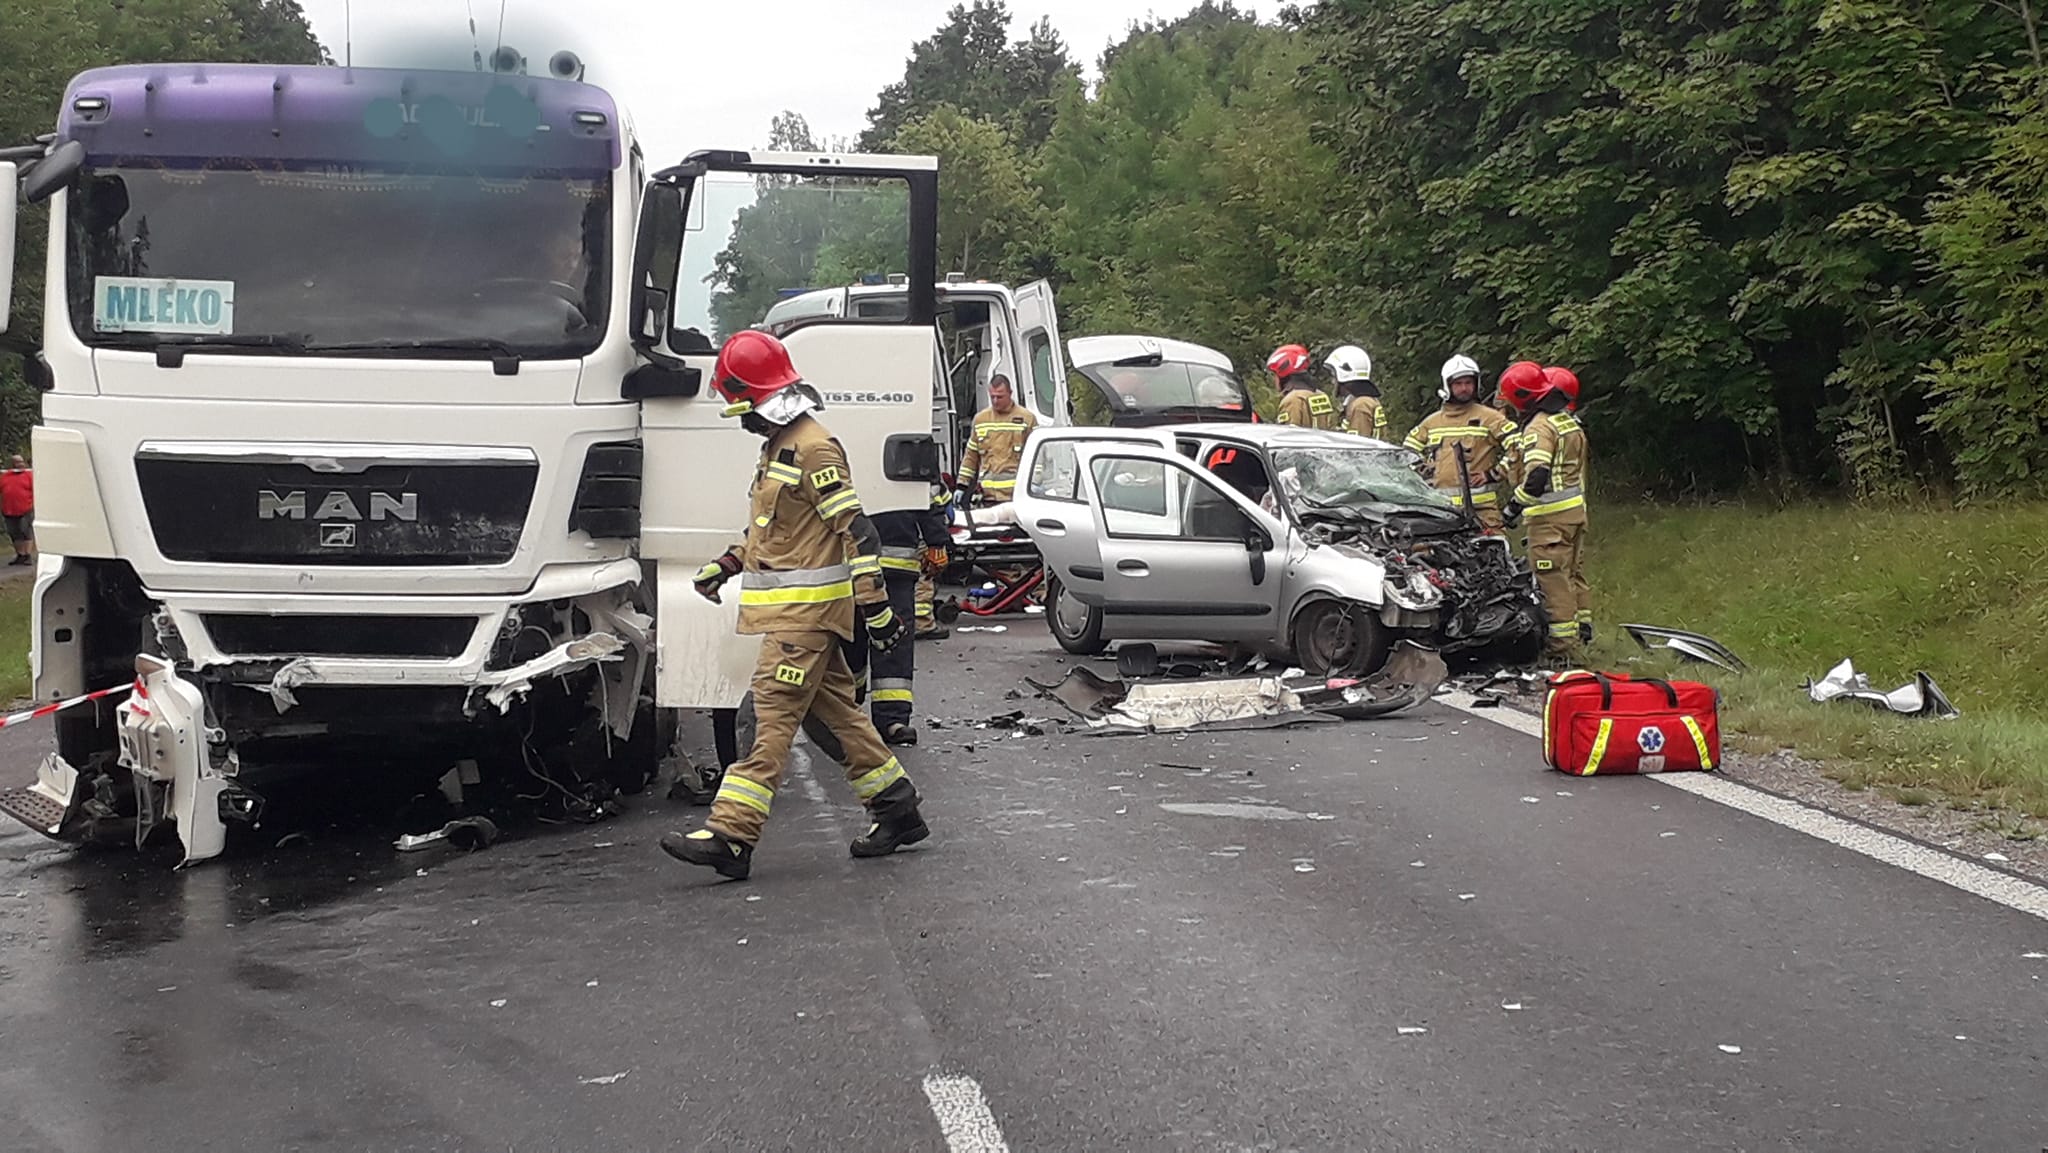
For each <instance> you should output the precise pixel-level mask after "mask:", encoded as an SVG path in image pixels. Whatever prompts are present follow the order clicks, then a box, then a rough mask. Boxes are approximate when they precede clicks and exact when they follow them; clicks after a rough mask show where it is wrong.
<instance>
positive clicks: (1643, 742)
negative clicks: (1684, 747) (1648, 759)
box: [1636, 725, 1664, 753]
mask: <svg viewBox="0 0 2048 1153" xmlns="http://www.w3.org/2000/svg"><path fill="white" fill-rule="evenodd" d="M1636 747H1637V748H1640V749H1641V750H1643V751H1644V752H1646V753H1660V752H1663V751H1664V730H1663V729H1660V728H1658V727H1657V726H1655V725H1650V726H1647V727H1646V728H1644V729H1643V731H1642V732H1639V733H1637V734H1636Z"/></svg>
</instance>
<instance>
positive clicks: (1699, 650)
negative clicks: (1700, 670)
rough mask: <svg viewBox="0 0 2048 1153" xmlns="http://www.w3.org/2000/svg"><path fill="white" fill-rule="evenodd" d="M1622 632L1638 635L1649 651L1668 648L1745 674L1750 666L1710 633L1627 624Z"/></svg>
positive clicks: (1715, 665)
mask: <svg viewBox="0 0 2048 1153" xmlns="http://www.w3.org/2000/svg"><path fill="white" fill-rule="evenodd" d="M1621 631H1622V632H1625V633H1627V634H1628V635H1629V636H1630V637H1632V638H1634V640H1635V642H1636V643H1637V644H1639V645H1641V646H1642V647H1643V648H1644V649H1645V650H1647V651H1652V652H1654V651H1656V650H1657V649H1664V650H1666V651H1668V652H1673V653H1677V654H1678V655H1679V656H1680V657H1683V658H1684V659H1686V660H1689V661H1699V662H1700V663H1702V664H1709V665H1713V666H1714V667H1716V668H1720V669H1725V670H1727V671H1728V672H1731V673H1736V674H1738V675H1739V674H1742V673H1746V672H1748V671H1749V666H1748V665H1746V664H1743V663H1742V658H1741V657H1738V656H1736V655H1735V654H1734V653H1732V652H1730V651H1728V648H1727V646H1725V645H1723V644H1722V643H1721V642H1719V641H1717V640H1715V639H1714V638H1712V637H1709V636H1703V635H1701V634H1699V633H1689V632H1686V631H1685V630H1684V629H1667V628H1659V627H1658V626H1656V625H1623V626H1621Z"/></svg>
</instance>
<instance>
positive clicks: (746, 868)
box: [661, 829, 754, 881]
mask: <svg viewBox="0 0 2048 1153" xmlns="http://www.w3.org/2000/svg"><path fill="white" fill-rule="evenodd" d="M661 851H662V852H664V853H667V854H668V855H669V856H671V857H674V858H675V859H676V860H678V861H681V862H683V863H684V864H689V865H709V866H710V867H711V868H713V869H715V870H717V872H718V875H719V876H721V877H730V878H731V879H733V880H735V881H744V880H746V879H747V874H748V873H751V872H753V871H754V846H752V845H749V844H747V843H746V842H744V841H735V840H733V839H732V838H731V837H728V836H726V835H725V834H724V833H720V832H715V831H713V830H711V829H698V830H697V831H696V832H694V833H665V834H663V835H662V838H661Z"/></svg>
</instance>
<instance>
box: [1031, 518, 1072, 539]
mask: <svg viewBox="0 0 2048 1153" xmlns="http://www.w3.org/2000/svg"><path fill="white" fill-rule="evenodd" d="M1038 531H1039V532H1042V533H1044V534H1046V535H1047V536H1064V535H1066V531H1067V526H1066V525H1064V524H1061V523H1060V522H1059V521H1056V520H1054V519H1052V518H1051V517H1041V518H1039V521H1038Z"/></svg>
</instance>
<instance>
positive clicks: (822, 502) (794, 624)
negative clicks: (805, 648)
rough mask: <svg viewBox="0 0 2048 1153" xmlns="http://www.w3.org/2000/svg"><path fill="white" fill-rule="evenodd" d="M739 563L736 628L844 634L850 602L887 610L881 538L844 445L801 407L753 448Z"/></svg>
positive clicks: (848, 629)
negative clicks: (757, 459)
mask: <svg viewBox="0 0 2048 1153" xmlns="http://www.w3.org/2000/svg"><path fill="white" fill-rule="evenodd" d="M747 506H748V507H747V516H748V522H747V538H746V541H745V543H743V544H741V545H739V546H738V547H736V548H734V549H733V550H732V554H733V556H734V557H736V558H738V560H739V561H740V619H739V631H740V632H741V633H743V634H745V633H752V634H760V633H779V632H827V633H833V634H835V635H837V636H838V637H839V638H840V639H842V640H852V639H853V613H854V604H855V602H856V601H858V602H859V603H860V605H861V607H862V611H863V612H867V613H872V612H875V611H876V610H877V609H878V608H879V609H886V608H887V607H888V603H889V594H888V592H887V590H886V589H885V588H884V587H883V585H882V563H881V540H880V538H879V536H878V535H877V534H876V532H875V526H874V524H873V523H872V522H871V521H869V520H868V517H867V514H866V513H864V512H862V511H861V507H860V497H859V495H858V494H856V493H855V492H854V490H853V473H852V470H850V469H849V468H848V467H847V464H846V450H845V449H844V448H842V447H840V444H839V442H838V441H837V440H835V439H833V437H832V434H831V433H829V432H827V431H825V426H824V425H822V424H819V423H818V421H817V420H816V419H815V418H813V417H812V416H810V415H809V414H808V413H806V414H804V415H802V416H799V417H797V418H796V419H795V420H792V421H790V422H789V423H788V424H786V425H784V426H783V427H782V428H781V429H779V430H777V431H776V433H775V435H774V436H772V437H769V438H768V443H767V444H765V445H763V446H762V448H761V463H760V464H759V465H757V466H755V469H754V487H753V488H752V489H751V490H749V492H748V499H747Z"/></svg>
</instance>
